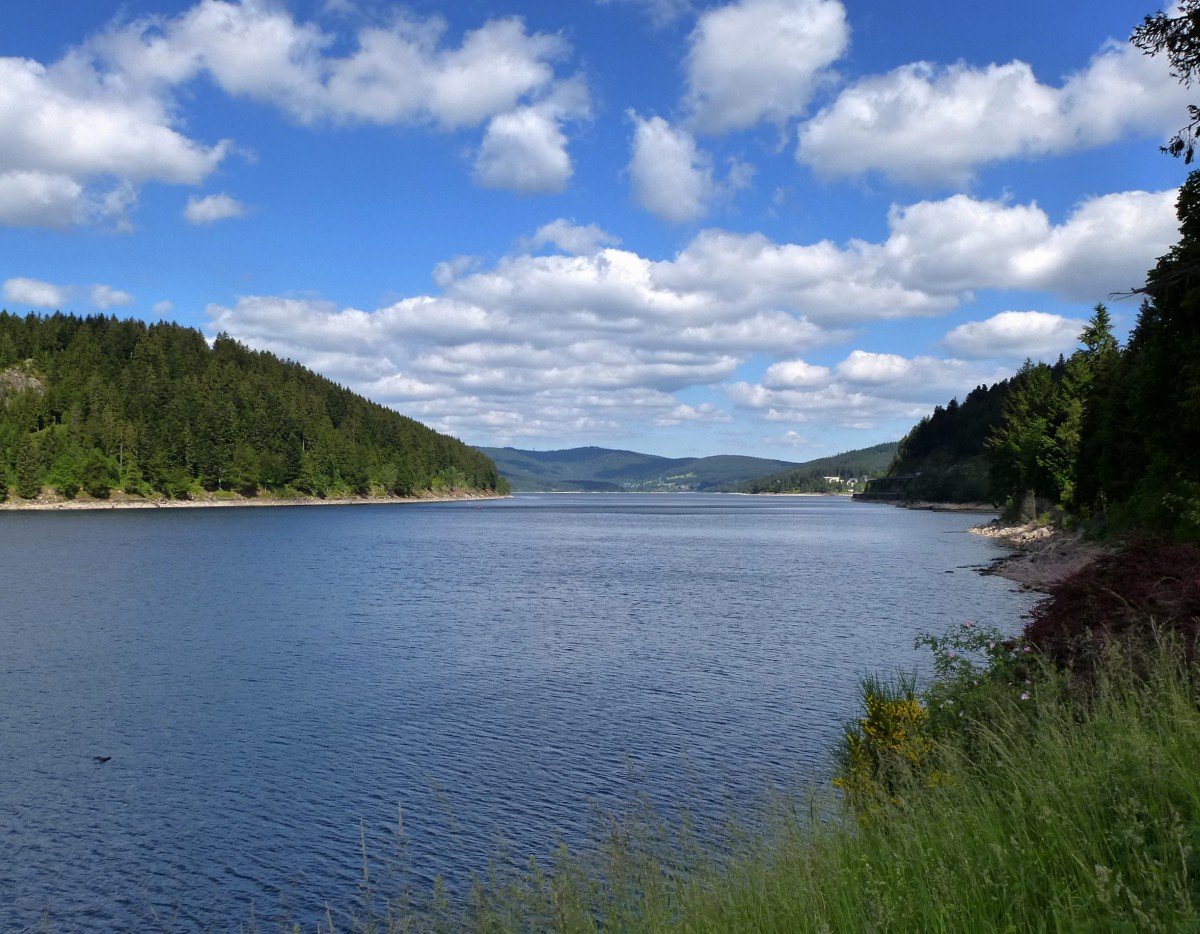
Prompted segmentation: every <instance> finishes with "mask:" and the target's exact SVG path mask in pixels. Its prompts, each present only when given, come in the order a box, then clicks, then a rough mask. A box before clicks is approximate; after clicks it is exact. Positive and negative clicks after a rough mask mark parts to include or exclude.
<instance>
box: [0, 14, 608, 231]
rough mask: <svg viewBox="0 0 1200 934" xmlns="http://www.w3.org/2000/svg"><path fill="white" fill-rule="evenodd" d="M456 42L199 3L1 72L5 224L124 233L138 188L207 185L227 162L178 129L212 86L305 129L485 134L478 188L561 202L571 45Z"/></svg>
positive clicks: (525, 35)
mask: <svg viewBox="0 0 1200 934" xmlns="http://www.w3.org/2000/svg"><path fill="white" fill-rule="evenodd" d="M446 32H447V26H446V23H445V21H444V20H442V19H441V18H440V17H436V16H435V17H429V18H426V19H420V18H417V17H415V16H412V15H404V14H396V15H395V16H394V18H393V20H392V22H391V23H390V24H389V25H388V26H386V27H381V26H373V27H370V28H363V29H360V30H359V31H358V32H357V33H355V34H353V35H344V34H336V33H328V32H325V31H324V30H322V29H321V28H320V27H319V26H318V25H316V24H315V23H312V22H301V21H298V20H296V19H294V18H293V17H292V15H291V14H290V13H289V12H288V10H287V9H286V8H284V6H283V5H282V4H275V3H270V2H262V0H244V2H237V0H200V2H198V3H196V4H194V5H193V6H192V7H190V8H189V9H187V10H185V11H184V12H183V13H181V14H179V15H178V16H175V17H164V16H148V17H144V18H141V19H138V20H135V21H133V22H125V23H120V24H117V25H114V26H112V27H110V28H109V29H108V30H106V31H105V32H103V33H102V34H100V35H98V36H95V37H93V38H92V39H90V40H88V41H87V42H85V43H84V44H83V45H80V46H78V47H76V48H73V49H70V50H69V51H68V52H67V53H66V54H65V55H64V56H63V57H62V58H61V59H60V60H58V61H56V62H54V63H52V64H49V65H46V64H42V63H40V62H36V61H31V60H28V59H22V58H0V225H5V226H43V227H57V228H65V227H71V226H75V225H79V224H85V223H89V222H93V221H112V222H113V223H114V224H115V226H116V227H117V228H118V229H120V230H127V229H129V226H130V225H129V221H128V219H127V211H128V209H129V208H130V207H131V206H132V205H133V203H134V202H135V201H136V197H137V188H138V186H140V185H142V184H143V183H145V182H149V181H157V182H163V183H167V184H176V185H199V184H201V183H202V182H203V181H204V180H205V179H207V178H208V177H209V176H210V175H211V174H212V172H213V171H214V170H215V169H216V168H217V167H218V166H219V165H220V164H221V163H222V161H223V160H224V159H225V158H226V156H227V155H228V154H229V153H230V152H231V151H232V143H231V141H229V140H221V141H218V142H215V143H206V142H202V141H199V140H196V139H193V138H190V137H189V136H188V135H187V134H186V133H185V132H184V130H183V125H184V123H183V118H182V110H183V107H182V105H181V101H182V100H184V98H183V96H182V95H181V94H180V89H181V88H183V87H184V86H185V85H187V84H188V83H190V82H193V81H195V80H197V79H199V78H201V77H202V76H207V77H208V78H210V79H211V80H212V82H213V83H215V84H216V85H217V86H218V87H219V88H221V89H222V90H223V91H224V92H225V93H227V94H230V95H232V96H236V97H245V98H248V99H251V100H255V101H258V102H261V103H263V104H267V105H270V106H273V107H275V108H278V109H279V110H281V111H282V112H284V113H286V114H288V115H289V116H290V117H292V118H293V119H295V120H296V121H298V122H300V123H302V124H321V123H332V124H362V123H373V124H405V125H418V126H431V127H436V128H438V129H441V130H447V131H449V130H458V129H461V128H466V127H478V126H481V125H483V124H485V123H486V124H488V129H487V134H486V137H485V138H484V141H483V145H482V146H481V148H480V151H479V157H478V160H477V163H476V177H477V178H478V180H479V181H480V183H481V184H484V185H488V186H491V187H512V188H515V189H516V190H518V191H524V192H544V191H559V190H561V189H562V187H563V185H564V184H565V183H566V180H567V179H568V178H569V177H570V175H571V163H570V158H569V156H568V155H567V152H566V142H567V140H566V136H565V134H564V133H563V130H562V126H563V124H564V123H565V122H567V121H569V120H578V119H581V118H583V117H586V116H587V113H588V110H589V107H590V100H589V94H588V90H587V87H586V85H585V84H584V83H583V81H582V79H580V78H577V77H569V78H566V79H560V78H559V77H558V76H557V75H556V65H557V63H558V62H560V61H561V60H563V59H564V58H565V57H566V56H567V55H568V53H569V52H570V46H569V44H568V43H567V42H566V41H565V40H564V39H563V38H562V37H560V36H558V35H553V34H546V33H530V32H528V31H527V30H526V28H525V26H524V24H523V23H522V22H521V21H520V20H518V19H512V18H510V19H495V20H490V21H488V22H486V23H484V24H483V25H482V26H480V27H479V28H477V29H474V30H470V31H468V32H467V33H465V34H464V35H463V37H462V39H461V41H460V42H459V43H458V44H457V45H454V44H451V43H449V42H447V41H446ZM343 49H345V50H347V51H346V52H345V54H340V53H341V50H343ZM234 203H235V202H234ZM231 208H232V205H231V204H230V203H226V204H224V205H222V204H220V203H219V202H216V201H211V200H210V199H201V200H200V201H199V202H197V203H196V205H195V206H192V205H189V213H188V217H189V220H192V222H194V223H196V222H198V223H208V222H211V220H214V219H218V218H219V217H230V216H234V215H232V214H230V213H223V214H222V213H220V211H221V210H225V211H229V210H231Z"/></svg>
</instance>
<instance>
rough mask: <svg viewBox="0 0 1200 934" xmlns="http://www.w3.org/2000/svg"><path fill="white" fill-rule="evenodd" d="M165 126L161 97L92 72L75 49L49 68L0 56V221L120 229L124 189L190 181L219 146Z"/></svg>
mask: <svg viewBox="0 0 1200 934" xmlns="http://www.w3.org/2000/svg"><path fill="white" fill-rule="evenodd" d="M173 124H174V118H173V116H172V114H171V112H170V107H169V105H168V102H167V101H166V100H165V99H164V98H163V97H162V95H160V94H157V93H155V92H154V91H152V90H150V89H147V88H144V87H139V86H138V85H137V84H136V83H133V84H131V83H129V82H127V81H125V80H123V77H122V76H121V75H120V74H113V73H110V72H108V71H102V70H100V69H98V68H96V67H95V66H94V64H93V63H92V61H91V60H90V59H89V58H88V56H86V55H84V54H83V53H82V52H79V51H76V52H72V53H69V54H68V55H67V56H66V57H64V58H63V59H62V60H61V61H59V62H57V63H55V64H54V65H51V66H49V67H47V66H44V65H42V64H39V63H38V62H34V61H30V60H27V59H18V58H0V223H3V224H6V225H9V226H44V227H68V226H72V225H76V224H81V223H86V222H88V221H90V220H95V219H113V220H116V221H117V223H118V226H122V225H123V217H124V212H125V209H126V208H127V207H128V206H129V205H130V204H131V203H132V201H133V200H134V197H135V194H134V191H133V188H132V187H131V186H134V185H137V184H140V183H142V182H145V181H150V180H154V181H161V182H167V183H172V184H197V183H198V182H200V181H201V180H203V179H204V178H205V177H206V176H207V175H208V174H209V173H210V172H212V171H213V170H214V169H215V168H216V167H217V165H218V164H219V163H220V162H221V161H222V159H224V158H225V155H226V153H227V152H228V148H229V147H228V143H225V142H221V143H217V144H216V145H212V146H206V145H204V144H202V143H199V142H196V141H195V140H191V139H189V138H187V137H186V136H184V135H183V134H182V133H180V132H179V131H178V130H177V129H175V128H174V125H173ZM114 179H115V181H114Z"/></svg>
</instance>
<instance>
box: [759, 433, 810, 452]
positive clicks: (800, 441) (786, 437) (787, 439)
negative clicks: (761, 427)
mask: <svg viewBox="0 0 1200 934" xmlns="http://www.w3.org/2000/svg"><path fill="white" fill-rule="evenodd" d="M763 440H764V441H766V442H767V444H777V445H782V446H783V447H788V448H802V447H807V446H808V443H809V442H808V439H807V438H805V437H804V436H803V435H801V434H799V433H798V432H795V431H785V432H784V433H783V434H781V435H775V436H773V437H769V438H764V439H763Z"/></svg>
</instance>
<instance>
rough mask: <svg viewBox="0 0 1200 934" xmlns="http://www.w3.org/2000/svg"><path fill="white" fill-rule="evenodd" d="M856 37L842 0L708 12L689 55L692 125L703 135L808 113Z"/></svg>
mask: <svg viewBox="0 0 1200 934" xmlns="http://www.w3.org/2000/svg"><path fill="white" fill-rule="evenodd" d="M849 41H850V29H849V27H848V26H847V24H846V11H845V8H844V7H843V6H842V4H841V3H840V2H839V0H738V2H735V3H731V4H729V5H727V6H722V7H717V8H715V9H712V10H709V11H708V12H706V13H705V14H704V15H703V16H701V17H700V20H699V22H698V23H697V24H696V29H695V31H694V32H693V33H692V37H691V48H690V50H689V52H688V59H687V72H688V73H687V94H686V96H685V99H684V105H685V108H686V109H687V111H688V112H689V113H690V114H691V123H692V125H693V126H694V128H695V129H696V130H697V131H698V132H701V133H729V132H733V131H735V130H743V129H746V128H748V127H751V126H754V125H755V124H757V123H759V122H761V121H764V120H769V121H771V122H774V123H777V124H780V125H783V124H784V123H786V122H787V121H788V120H790V119H792V118H793V117H796V116H799V115H800V114H802V113H803V112H804V110H805V108H806V107H807V106H808V103H809V101H810V100H811V98H812V95H813V91H814V90H815V88H816V87H817V86H818V85H819V84H820V82H821V81H822V80H823V78H824V77H826V75H827V69H828V68H829V66H830V65H831V64H833V62H835V61H837V59H839V58H840V57H841V56H842V54H843V53H844V52H845V50H846V47H847V46H848V44H849Z"/></svg>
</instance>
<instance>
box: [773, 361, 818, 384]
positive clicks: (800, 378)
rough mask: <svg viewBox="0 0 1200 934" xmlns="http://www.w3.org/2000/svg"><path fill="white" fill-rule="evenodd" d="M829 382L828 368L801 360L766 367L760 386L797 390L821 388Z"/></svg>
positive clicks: (781, 362)
mask: <svg viewBox="0 0 1200 934" xmlns="http://www.w3.org/2000/svg"><path fill="white" fill-rule="evenodd" d="M828 381H829V368H828V367H824V366H814V365H813V364H811V363H805V362H804V361H803V360H782V361H780V362H779V363H773V364H771V365H770V366H769V367H767V371H766V372H765V373H764V374H763V378H762V384H763V385H764V386H766V387H767V388H768V389H799V388H803V387H810V386H821V385H824V384H825V383H827V382H828Z"/></svg>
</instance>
